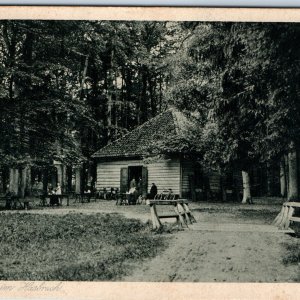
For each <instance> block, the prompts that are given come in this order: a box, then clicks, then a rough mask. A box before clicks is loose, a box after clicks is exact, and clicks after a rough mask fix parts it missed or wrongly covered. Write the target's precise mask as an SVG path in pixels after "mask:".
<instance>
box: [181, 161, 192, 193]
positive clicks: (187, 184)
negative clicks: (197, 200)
mask: <svg viewBox="0 0 300 300" xmlns="http://www.w3.org/2000/svg"><path fill="white" fill-rule="evenodd" d="M194 176H195V169H194V164H193V162H192V161H188V160H183V161H182V162H181V192H182V196H183V197H190V196H191V195H190V193H191V184H192V183H191V180H193V177H194Z"/></svg>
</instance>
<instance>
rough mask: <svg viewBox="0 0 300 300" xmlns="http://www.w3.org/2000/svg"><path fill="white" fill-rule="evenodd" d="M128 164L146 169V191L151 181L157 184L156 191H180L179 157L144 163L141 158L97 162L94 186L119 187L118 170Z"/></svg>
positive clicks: (99, 187)
mask: <svg viewBox="0 0 300 300" xmlns="http://www.w3.org/2000/svg"><path fill="white" fill-rule="evenodd" d="M129 166H144V167H146V168H147V170H148V192H149V190H150V188H151V183H152V182H154V183H155V184H156V185H157V188H158V192H162V191H163V190H164V189H172V191H173V192H174V193H175V194H179V193H180V188H179V186H180V161H179V159H172V160H164V161H158V162H153V163H150V164H145V163H144V162H143V161H142V160H138V159H137V160H118V161H106V162H99V163H98V164H97V184H96V188H97V189H101V188H104V187H105V188H109V187H114V188H116V187H118V188H120V176H121V175H120V172H121V171H120V170H121V168H126V167H129Z"/></svg>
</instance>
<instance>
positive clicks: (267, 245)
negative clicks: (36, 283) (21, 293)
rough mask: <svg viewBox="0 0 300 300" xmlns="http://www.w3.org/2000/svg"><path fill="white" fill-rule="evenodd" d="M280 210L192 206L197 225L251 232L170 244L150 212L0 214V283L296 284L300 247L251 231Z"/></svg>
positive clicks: (188, 233)
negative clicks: (242, 227)
mask: <svg viewBox="0 0 300 300" xmlns="http://www.w3.org/2000/svg"><path fill="white" fill-rule="evenodd" d="M282 202H283V200H282V199H273V198H270V199H266V198H262V199H255V204H254V205H242V204H240V203H207V202H206V203H204V202H201V203H190V205H189V207H190V209H191V210H192V211H193V214H194V216H195V217H196V219H197V221H198V223H201V222H202V223H203V222H204V223H208V224H224V226H225V225H226V224H233V225H234V224H236V228H237V229H239V224H247V225H249V229H250V231H249V232H247V233H245V232H238V230H237V231H236V232H235V231H234V230H233V231H232V232H218V231H203V230H202V231H197V230H195V231H193V230H191V229H189V230H184V231H181V232H177V233H176V230H175V232H174V231H173V233H174V234H172V235H168V237H166V234H163V235H156V234H154V233H153V232H151V227H150V226H149V225H148V224H149V223H147V222H148V220H149V218H150V211H149V206H148V205H135V206H119V205H118V206H117V205H115V201H97V202H92V203H74V201H73V200H70V206H66V204H65V203H64V205H63V206H61V207H55V208H49V207H40V206H39V205H38V202H36V203H34V205H32V208H31V209H30V210H28V211H25V210H14V211H3V212H2V213H1V218H0V225H1V228H2V236H1V235H0V242H1V244H0V245H1V246H0V255H1V259H0V279H7V280H9V279H11V280H18V279H20V280H22V279H23V280H87V281H91V280H110V281H112V280H126V281H127V280H130V281H170V280H172V281H200V282H201V281H220V282H221V281H231V282H241V281H242V282H243V281H245V282H257V281H261V282H275V281H277V282H278V281H279V282H290V281H296V282H299V281H300V275H299V274H297V272H298V271H297V270H298V269H299V267H298V264H299V263H300V260H299V258H300V252H299V248H300V247H299V246H300V244H299V242H298V239H297V238H295V237H292V236H289V235H284V234H278V233H274V234H270V233H265V232H254V231H253V232H252V231H251V228H252V227H251V224H253V225H256V226H260V225H262V226H266V225H270V224H271V223H272V221H273V220H274V219H275V217H276V215H277V214H278V213H279V211H280V209H281V205H282ZM158 210H159V212H167V211H169V210H171V211H172V210H173V208H172V207H169V206H162V207H159V208H158ZM100 212H101V214H100ZM134 219H135V220H134ZM137 219H138V220H139V221H138V220H137ZM170 222H173V221H172V220H171V221H170ZM168 225H171V224H168ZM234 228H235V227H234V226H233V229H234ZM253 228H254V227H253ZM167 229H168V227H167ZM163 231H164V232H168V230H163ZM167 245H169V246H168V247H167ZM158 254H159V255H158ZM141 262H142V263H141ZM174 274H175V275H174ZM297 276H298V277H297ZM170 278H171V279H170Z"/></svg>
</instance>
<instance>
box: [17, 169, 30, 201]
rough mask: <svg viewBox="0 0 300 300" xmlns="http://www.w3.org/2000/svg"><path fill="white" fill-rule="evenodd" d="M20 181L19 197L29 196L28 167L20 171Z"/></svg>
mask: <svg viewBox="0 0 300 300" xmlns="http://www.w3.org/2000/svg"><path fill="white" fill-rule="evenodd" d="M20 175H21V178H20V179H21V180H20V197H21V198H24V197H25V196H28V195H29V194H30V190H31V184H30V181H31V180H30V178H31V175H30V167H29V166H25V167H23V168H22V169H21V172H20Z"/></svg>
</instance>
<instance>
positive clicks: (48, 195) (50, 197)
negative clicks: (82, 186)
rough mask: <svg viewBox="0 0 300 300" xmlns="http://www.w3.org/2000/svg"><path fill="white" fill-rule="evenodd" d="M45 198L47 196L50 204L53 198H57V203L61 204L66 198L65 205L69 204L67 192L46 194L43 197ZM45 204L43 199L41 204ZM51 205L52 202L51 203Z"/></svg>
mask: <svg viewBox="0 0 300 300" xmlns="http://www.w3.org/2000/svg"><path fill="white" fill-rule="evenodd" d="M46 198H49V200H50V205H51V202H52V200H53V199H54V198H58V201H59V202H58V205H62V202H63V199H64V198H65V199H67V206H69V194H60V195H56V194H47V195H45V196H44V199H45V200H46ZM45 205H46V201H43V206H45ZM52 205H53V203H52Z"/></svg>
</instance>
